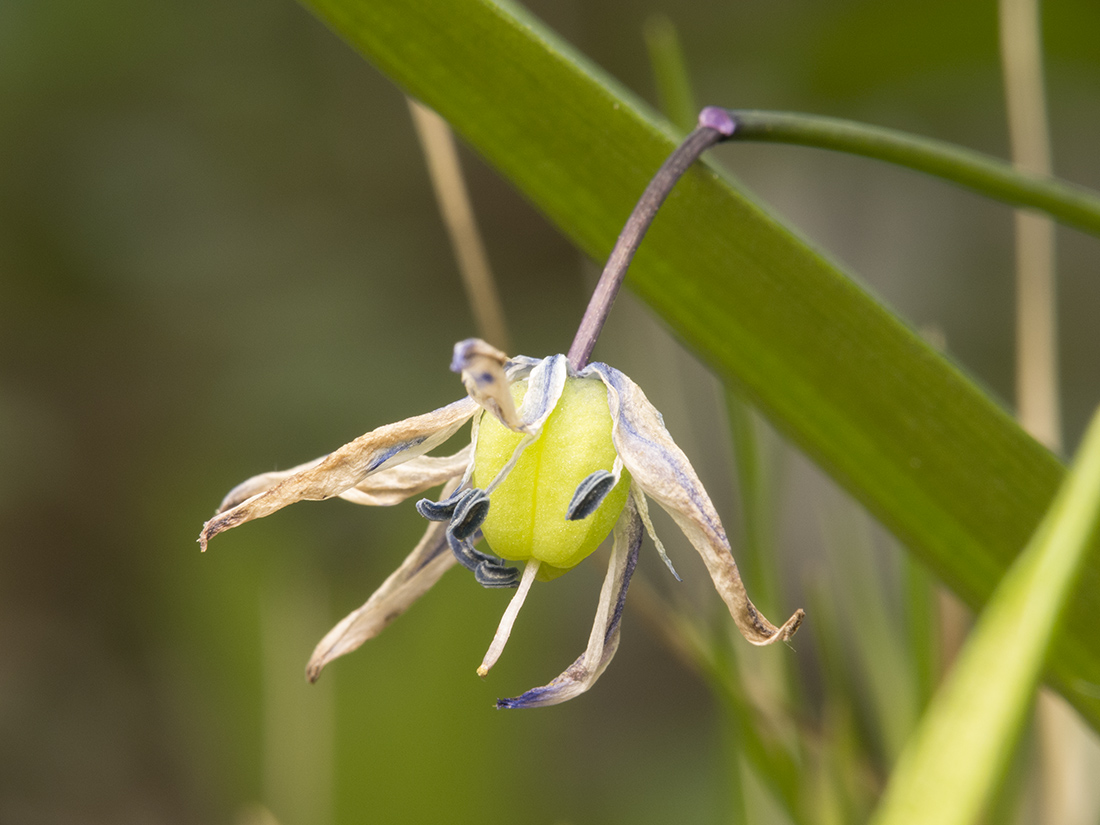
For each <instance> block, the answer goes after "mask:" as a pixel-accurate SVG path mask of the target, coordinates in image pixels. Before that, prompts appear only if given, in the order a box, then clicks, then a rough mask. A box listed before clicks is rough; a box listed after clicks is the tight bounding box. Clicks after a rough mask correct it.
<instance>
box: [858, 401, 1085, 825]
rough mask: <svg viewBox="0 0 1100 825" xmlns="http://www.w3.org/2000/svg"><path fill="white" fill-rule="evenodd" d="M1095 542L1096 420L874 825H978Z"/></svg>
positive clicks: (902, 764)
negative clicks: (976, 822)
mask: <svg viewBox="0 0 1100 825" xmlns="http://www.w3.org/2000/svg"><path fill="white" fill-rule="evenodd" d="M1098 535H1100V413H1098V414H1097V415H1096V416H1095V418H1094V419H1093V423H1092V425H1091V426H1090V428H1089V431H1088V433H1086V435H1085V441H1084V444H1083V445H1082V447H1081V451H1080V453H1079V455H1078V458H1077V461H1076V462H1075V464H1074V466H1073V470H1072V471H1071V473H1070V475H1069V478H1068V479H1067V480H1066V482H1065V484H1064V485H1063V487H1062V490H1061V492H1060V493H1059V495H1058V497H1057V499H1055V501H1054V504H1053V505H1052V506H1051V508H1050V511H1049V512H1048V514H1047V516H1046V518H1045V519H1044V520H1043V522H1042V524H1041V525H1040V526H1039V529H1038V530H1037V531H1036V533H1035V536H1034V537H1033V538H1032V540H1031V542H1030V543H1029V544H1028V546H1027V549H1025V550H1024V552H1023V553H1022V554H1021V555H1020V557H1019V559H1017V561H1016V562H1015V563H1014V564H1013V565H1012V568H1011V569H1010V570H1009V572H1008V573H1007V574H1006V575H1005V577H1004V580H1003V581H1002V582H1001V584H1000V585H999V586H998V587H997V590H996V592H995V593H994V594H993V597H992V598H991V599H990V600H989V603H988V604H987V605H986V608H985V611H984V612H983V613H982V615H981V616H980V617H979V619H978V623H977V626H976V627H975V629H974V632H973V633H972V635H971V637H970V640H969V641H968V642H967V644H966V646H965V647H964V648H963V651H962V653H961V654H960V656H959V659H958V662H957V663H956V665H955V668H954V670H953V671H952V673H951V675H950V676H949V677H948V679H947V681H946V682H945V684H944V686H943V688H942V689H941V690H940V692H939V693H937V695H936V698H935V699H934V700H933V702H932V705H931V707H930V708H929V710H928V713H927V715H926V716H925V718H924V719H923V720H922V721H921V724H920V727H919V728H918V729H917V732H916V734H915V735H914V736H913V738H912V739H911V740H910V742H909V743H908V744H907V745H906V749H905V751H904V753H903V754H902V758H901V759H900V760H899V762H898V767H897V769H896V770H895V772H894V774H893V776H892V778H891V783H890V785H889V787H888V788H887V790H886V794H885V795H884V797H883V801H882V805H881V807H880V808H879V810H878V813H877V814H876V817H875V819H874V820H873V821H874V822H875V823H878V825H905V824H906V823H923V822H936V823H939V825H953V824H955V823H957V825H967V823H971V822H974V821H975V820H976V819H977V818H978V815H979V814H980V813H981V811H982V806H983V805H984V803H985V801H986V800H987V799H988V797H989V795H990V793H991V791H992V790H993V788H994V786H995V785H996V783H997V781H998V779H999V778H1000V776H1001V774H1002V772H1003V771H1004V769H1005V767H1006V765H1007V764H1008V761H1009V758H1010V757H1011V755H1012V748H1013V746H1014V745H1015V743H1016V740H1017V738H1018V737H1019V734H1020V730H1021V728H1022V727H1023V726H1024V724H1025V722H1026V721H1027V711H1028V708H1029V706H1030V704H1031V700H1032V698H1033V697H1034V695H1035V689H1036V685H1037V684H1038V682H1039V678H1040V676H1041V674H1042V668H1043V662H1044V660H1045V658H1046V654H1047V650H1048V648H1049V646H1050V640H1051V636H1052V635H1053V633H1054V627H1055V623H1056V622H1057V620H1058V617H1059V616H1060V615H1061V613H1062V610H1063V608H1064V607H1065V605H1066V602H1067V601H1068V600H1069V597H1070V595H1071V594H1072V592H1073V587H1074V584H1075V583H1076V581H1077V574H1078V572H1079V571H1080V569H1081V567H1082V565H1083V564H1084V560H1085V558H1086V555H1087V554H1088V553H1089V551H1090V550H1092V549H1094V547H1095V544H1096V539H1097V536H1098Z"/></svg>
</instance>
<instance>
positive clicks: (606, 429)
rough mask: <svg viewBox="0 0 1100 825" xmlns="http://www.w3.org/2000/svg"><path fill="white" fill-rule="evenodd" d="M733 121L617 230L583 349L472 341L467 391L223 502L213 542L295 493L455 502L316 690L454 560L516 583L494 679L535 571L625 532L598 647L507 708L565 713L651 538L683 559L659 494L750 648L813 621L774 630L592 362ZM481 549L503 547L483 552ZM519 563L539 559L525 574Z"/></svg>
mask: <svg viewBox="0 0 1100 825" xmlns="http://www.w3.org/2000/svg"><path fill="white" fill-rule="evenodd" d="M734 129H735V124H734V123H733V121H732V120H731V118H730V117H729V115H728V113H726V112H725V111H724V110H721V109H716V108H714V107H708V108H707V109H704V110H703V112H702V113H701V114H700V118H699V128H698V129H696V130H695V131H694V132H692V134H691V135H689V136H688V137H687V139H685V141H684V142H683V143H682V144H681V146H680V147H679V148H678V149H677V150H676V151H675V152H674V153H673V154H672V155H671V156H670V157H669V159H668V160H667V161H666V162H665V164H664V165H663V166H662V167H661V169H660V170H659V171H658V172H657V174H656V176H655V177H654V179H653V180H652V181H651V183H650V185H649V187H647V189H646V191H645V193H644V194H643V196H642V198H641V200H640V201H639V203H638V206H637V207H636V208H635V211H634V213H633V214H632V215H631V217H630V219H629V221H628V222H627V225H626V227H625V228H624V230H623V232H622V234H621V235H620V236H619V241H618V243H617V244H616V246H615V249H614V250H613V251H612V253H611V258H610V260H609V261H608V264H607V267H606V268H605V270H604V273H603V276H601V278H600V282H599V284H598V285H597V287H596V291H595V293H594V294H593V297H592V300H591V302H590V304H589V307H588V310H587V311H586V313H585V316H584V318H583V319H582V321H581V325H580V329H579V330H578V332H577V336H576V338H575V339H574V341H573V346H572V347H571V348H570V350H569V354H568V356H565V355H552V356H550V357H549V358H543V359H535V358H527V357H523V356H518V357H516V358H512V359H508V357H507V356H505V355H504V354H503V353H501V352H499V351H498V350H496V349H494V348H493V347H491V346H490V345H488V344H486V343H485V342H484V341H480V340H478V339H475V338H471V339H469V340H466V341H462V342H460V343H458V344H456V345H455V353H454V360H453V361H452V363H451V369H452V370H454V371H455V372H458V373H461V375H462V381H463V384H464V385H465V387H466V391H467V393H468V395H467V397H466V398H463V399H461V400H460V401H456V402H454V403H453V404H449V405H447V406H446V407H441V408H440V409H438V410H435V411H434V412H430V413H427V414H425V415H419V416H414V417H413V418H408V419H406V420H404V421H399V422H397V423H396V424H389V425H387V426H385V427H379V428H378V429H376V430H373V431H371V432H369V433H367V434H366V435H363V436H360V437H359V438H357V439H355V440H354V441H352V442H350V443H349V444H345V445H344V446H343V447H341V448H340V449H338V450H336V451H335V452H333V453H330V454H329V455H327V456H325V457H323V458H320V459H317V460H316V461H312V462H310V463H308V464H304V465H301V466H299V467H295V468H293V469H290V470H287V471H284V472H277V473H265V474H263V475H259V476H256V477H255V478H252V479H249V480H248V481H246V482H244V483H243V484H240V485H238V486H237V487H236V488H234V489H233V490H231V491H230V492H229V494H228V495H227V496H226V497H225V499H224V500H223V501H222V504H221V506H220V507H219V509H218V512H217V514H216V515H215V516H214V518H212V519H211V520H210V521H208V522H207V523H206V524H205V525H204V526H203V530H202V534H201V535H200V537H199V543H200V544H201V545H202V548H203V549H204V550H205V549H206V544H207V542H208V541H209V539H210V538H212V537H213V536H215V535H217V534H218V533H220V532H223V531H224V530H228V529H229V528H231V527H236V526H237V525H239V524H244V523H245V522H247V521H251V520H253V519H257V518H262V517H263V516H266V515H270V514H271V513H274V512H275V511H276V510H279V509H281V508H283V507H285V506H287V505H288V504H293V503H294V502H296V501H302V500H313V501H317V500H321V499H327V498H333V497H335V496H339V497H340V498H344V499H347V500H348V501H352V502H355V503H357V504H370V505H389V504H396V503H398V502H400V501H404V500H405V499H406V498H409V497H410V496H414V495H417V494H419V493H422V492H424V491H426V490H429V489H432V488H434V487H438V486H439V485H444V486H443V498H442V500H441V501H429V500H427V499H422V500H421V501H419V502H418V503H417V509H418V510H419V511H420V513H421V514H422V515H423V516H425V517H426V518H427V519H429V520H430V521H431V522H432V524H431V525H430V526H429V527H428V530H427V532H426V533H425V534H424V538H422V539H421V540H420V543H419V544H418V545H417V546H416V548H415V549H414V550H413V551H412V553H411V554H410V555H409V557H408V558H407V559H405V562H404V563H403V564H402V565H401V566H400V567H399V568H398V569H397V570H396V571H395V572H394V573H393V574H392V575H391V576H390V577H389V578H388V579H386V581H385V582H383V584H382V586H381V587H380V588H378V590H376V591H375V593H374V595H372V596H371V597H370V599H368V600H367V602H366V604H364V605H363V606H362V607H360V608H359V609H358V610H355V611H353V612H352V613H351V614H349V615H348V616H347V617H345V618H344V619H343V621H341V622H340V623H339V624H337V625H336V627H334V628H333V629H332V630H331V631H329V633H328V634H327V635H326V636H325V637H324V638H323V639H322V640H321V642H320V643H319V644H318V645H317V648H316V649H315V650H314V652H313V656H312V658H311V659H310V661H309V665H308V668H307V674H308V676H309V678H310V680H311V681H312V680H315V679H316V678H317V677H318V675H319V674H320V672H321V669H322V668H323V667H324V666H325V665H326V664H328V663H329V662H330V661H332V660H333V659H335V658H336V657H338V656H342V655H344V654H345V653H348V652H350V651H352V650H355V649H356V648H357V647H359V646H360V645H361V644H363V642H365V641H366V640H367V639H370V638H373V637H374V636H376V635H378V633H379V632H381V630H382V629H383V628H384V627H385V626H386V625H388V624H389V623H390V622H392V621H393V620H394V619H395V618H397V617H398V616H399V615H401V613H403V612H404V611H405V610H406V609H407V608H408V607H409V605H411V604H412V603H413V602H414V601H415V600H416V599H418V598H419V597H420V596H421V595H422V594H423V593H424V592H426V591H427V590H428V589H429V588H430V587H431V586H432V585H433V584H435V582H436V581H438V580H439V577H440V576H442V575H443V573H444V572H446V571H447V569H448V568H450V567H452V566H453V565H454V564H455V563H456V562H458V563H460V564H462V565H463V566H464V567H466V568H468V569H469V570H471V571H472V572H473V574H474V578H475V579H476V580H477V581H478V582H479V583H480V584H482V585H483V586H485V587H516V588H518V590H517V592H516V595H515V596H514V597H513V598H512V601H511V602H510V603H509V605H508V608H507V609H506V610H505V612H504V616H503V617H502V618H501V621H500V626H499V627H498V628H497V632H496V635H495V636H494V638H493V641H492V644H491V645H490V646H489V650H488V652H487V653H486V654H485V658H484V660H483V661H482V663H481V666H480V667H479V668H478V673H479V674H480V675H482V676H484V675H485V674H487V673H488V672H489V668H491V667H492V666H493V664H495V662H496V661H497V659H498V658H499V657H500V654H501V652H502V651H503V649H504V645H505V643H506V642H507V640H508V637H509V635H510V633H511V630H512V625H513V623H514V622H515V619H516V615H517V614H518V613H519V610H520V607H521V606H522V604H523V601H524V599H525V598H526V596H527V592H528V591H529V590H530V588H531V585H532V583H533V582H534V581H535V579H536V578H541V579H544V580H545V579H550V578H554V577H556V576H558V575H561V574H562V573H563V572H565V571H566V570H568V569H570V568H571V567H574V566H575V565H577V564H578V563H579V562H581V561H582V560H583V559H584V558H586V557H587V556H588V555H590V554H591V553H592V552H593V551H594V550H595V549H596V547H597V546H598V545H599V544H600V543H601V542H602V541H603V540H604V539H605V538H606V537H607V535H608V534H609V533H610V532H611V531H612V530H614V544H613V547H612V550H611V562H610V564H609V565H608V569H607V576H606V578H605V579H604V583H603V589H602V590H601V591H600V601H599V606H598V608H597V610H596V619H595V622H594V623H593V626H592V633H591V635H590V636H589V639H588V647H587V648H586V649H585V652H584V653H583V654H582V655H581V656H580V657H579V658H578V659H577V660H576V661H575V662H573V664H571V665H570V666H569V667H568V668H566V670H565V672H563V673H562V674H561V675H560V676H558V677H557V678H556V679H554V680H553V681H552V682H550V683H549V684H547V685H545V686H543V687H537V688H533V689H532V690H529V691H527V692H526V693H524V694H522V695H521V696H518V697H516V698H514V699H501V700H499V701H498V702H497V706H498V707H502V708H518V707H539V706H542V705H554V704H558V703H560V702H564V701H566V700H567V699H571V698H573V697H574V696H577V695H579V694H581V693H584V692H585V691H586V690H588V689H589V688H590V687H591V686H592V685H593V684H594V683H595V681H596V679H598V678H599V676H600V674H601V673H603V671H604V669H605V668H606V667H607V664H608V662H610V661H611V657H612V656H614V655H615V650H616V649H617V648H618V645H619V626H620V621H621V619H622V611H623V603H624V600H625V598H626V591H627V587H628V586H629V584H630V578H631V576H632V575H633V573H634V567H635V565H636V564H637V560H638V551H639V548H640V547H641V542H642V534H643V533H644V532H648V533H649V534H650V536H651V537H652V538H653V542H654V544H655V545H656V547H657V551H658V552H659V553H660V555H661V557H662V559H664V561H665V563H666V564H668V566H669V568H670V569H671V567H672V565H671V564H670V563H669V561H668V557H667V555H666V554H665V551H664V548H663V547H662V545H661V543H660V541H659V540H658V539H657V537H656V535H655V534H654V531H653V525H652V523H651V522H650V519H649V514H648V510H647V497H648V498H652V499H654V500H655V501H657V503H658V504H660V505H661V506H662V507H663V508H664V509H665V510H666V511H668V513H669V514H670V515H671V516H672V518H673V519H674V520H675V521H676V523H677V524H678V525H679V527H680V529H681V530H683V532H684V534H685V535H686V536H687V538H688V540H689V541H690V542H691V544H692V545H693V546H694V547H695V549H696V550H697V551H698V553H699V555H700V556H701V557H702V559H703V562H704V563H705V564H706V567H707V570H708V571H709V572H710V576H711V579H712V580H713V582H714V586H715V588H716V589H717V590H718V593H719V594H720V595H721V596H722V599H723V600H724V601H725V602H726V605H727V606H728V607H729V610H730V614H731V615H732V616H733V619H734V621H735V622H736V624H737V627H738V628H739V629H740V630H741V633H742V634H743V635H744V636H745V638H746V639H748V640H749V641H750V642H752V643H753V644H756V645H767V644H771V643H772V642H776V641H780V640H786V639H789V638H790V637H791V636H792V635H793V634H794V632H795V631H796V630H797V629H798V626H799V624H800V623H801V621H802V617H803V613H802V611H801V610H798V611H796V612H795V614H794V615H793V616H791V617H790V618H789V619H788V620H787V621H786V622H785V623H784V624H783V625H782V626H780V627H776V626H775V625H773V624H771V623H770V622H769V621H768V620H767V619H765V618H764V616H762V615H761V614H760V612H759V611H757V610H756V608H755V607H754V606H753V604H752V602H751V601H749V598H748V595H747V594H746V593H745V587H744V585H743V584H742V582H741V576H740V575H739V573H738V571H737V565H736V563H735V562H734V560H733V555H732V554H731V552H730V545H729V540H728V539H727V538H726V533H725V531H724V530H723V529H722V524H721V522H720V521H719V519H718V514H717V513H716V512H715V510H714V505H713V504H711V501H710V498H709V497H708V496H707V493H706V491H705V490H704V489H703V485H702V484H701V483H700V481H699V479H698V477H697V476H696V474H695V471H694V470H693V469H692V466H691V464H690V463H689V462H688V460H687V457H686V456H685V455H684V453H683V452H682V451H681V450H680V448H679V447H677V446H676V443H675V442H674V441H673V440H672V437H671V436H670V435H669V434H668V431H667V430H666V429H665V426H664V422H663V421H662V419H661V414H660V413H659V412H657V410H656V409H654V407H653V405H652V404H650V403H649V400H648V399H647V398H646V397H645V394H644V393H643V392H642V390H641V389H640V388H639V387H638V385H637V384H635V383H634V382H633V381H631V380H630V379H629V378H628V377H627V376H626V375H624V374H623V373H621V372H619V371H618V370H616V369H614V368H613V367H609V366H607V365H606V364H601V363H591V364H589V363H587V361H588V356H589V354H590V353H591V351H592V346H593V345H594V343H595V340H596V337H597V336H598V334H599V331H600V328H601V327H602V325H603V322H604V320H605V319H606V317H607V313H608V312H609V310H610V307H611V304H612V302H613V301H614V298H615V294H616V292H617V291H618V288H619V286H620V284H621V283H622V278H623V275H624V274H625V272H626V269H627V266H628V265H629V263H630V259H631V257H632V256H633V254H634V250H635V249H636V248H637V246H638V244H639V243H640V242H641V239H642V237H643V236H644V234H645V231H646V229H647V227H648V226H649V223H650V222H651V221H652V220H653V217H654V215H655V214H656V212H657V209H658V208H659V206H660V204H661V202H662V201H663V200H664V198H665V196H666V195H667V194H668V192H669V190H670V189H671V188H672V186H673V185H674V184H675V182H676V180H677V179H678V178H679V176H680V175H681V174H683V172H684V170H685V169H687V168H688V167H689V166H690V165H691V163H692V162H694V160H695V159H696V158H697V157H698V156H699V155H700V154H701V153H702V152H703V151H704V150H705V149H706V148H707V147H709V146H712V145H714V144H715V143H717V142H718V141H720V140H724V139H727V138H728V137H730V136H731V135H732V134H733V132H734ZM467 421H472V426H471V438H470V442H471V443H470V444H469V445H468V446H467V447H465V448H463V449H462V450H460V451H459V452H457V453H455V454H453V455H450V456H442V457H433V456H429V455H427V453H429V452H430V451H431V450H433V449H435V448H436V447H438V446H439V445H441V444H442V443H443V442H445V441H447V439H449V438H450V437H451V436H453V435H454V434H455V433H456V432H457V431H458V430H459V429H460V428H461V427H462V426H463V425H464V424H465V423H466V422H467ZM483 539H484V542H485V544H486V545H487V546H488V548H489V549H491V550H492V551H493V552H492V553H487V552H485V551H483V550H480V549H478V547H477V545H478V543H479V542H481V541H482V540H483ZM505 560H507V561H514V562H521V561H522V562H524V569H523V572H522V574H521V573H520V571H519V569H518V568H516V567H510V566H508V564H507V561H505ZM673 574H674V575H675V571H673Z"/></svg>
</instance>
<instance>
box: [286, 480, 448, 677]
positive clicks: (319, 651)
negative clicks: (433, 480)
mask: <svg viewBox="0 0 1100 825" xmlns="http://www.w3.org/2000/svg"><path fill="white" fill-rule="evenodd" d="M457 487H458V481H457V479H456V480H453V481H451V482H450V483H448V484H447V486H446V487H444V488H443V495H444V497H446V496H448V495H450V494H451V493H452V492H454V490H455V488H457ZM455 563H456V560H455V556H454V553H452V552H451V548H450V546H449V545H448V544H447V525H446V524H445V523H444V522H431V523H429V525H428V529H427V530H426V531H425V532H424V537H423V538H422V539H421V540H420V543H419V544H417V545H416V548H415V549H414V550H413V551H412V553H410V554H409V556H408V558H406V559H405V561H404V562H403V563H402V565H401V566H400V567H399V568H397V570H395V571H394V572H393V573H392V574H391V575H390V577H389V578H388V579H386V581H384V582H383V583H382V586H381V587H379V588H378V589H377V590H376V591H374V593H373V594H372V595H371V597H370V598H369V599H367V601H366V603H365V604H364V605H363V606H362V607H360V608H359V609H357V610H353V611H352V612H351V613H349V614H348V615H347V616H345V617H344V619H343V620H341V621H340V623H339V624H337V625H336V627H334V628H332V630H330V631H329V632H328V633H327V634H325V638H323V639H321V641H320V643H318V645H317V647H316V648H315V649H314V651H313V655H312V656H311V657H310V660H309V664H308V665H307V666H306V677H307V678H308V679H309V681H311V682H316V681H317V677H318V676H320V675H321V669H322V668H324V666H325V665H327V664H328V663H329V662H331V661H332V660H333V659H336V658H337V657H339V656H343V655H344V654H345V653H351V651H353V650H355V649H356V648H357V647H359V646H360V645H361V644H363V642H365V641H367V640H368V639H373V638H374V637H375V636H377V635H378V634H379V633H381V632H382V631H383V630H384V629H385V628H386V627H387V626H388V625H389V624H390V622H392V621H393V620H394V619H396V618H397V617H398V616H400V615H401V614H402V613H404V612H405V611H406V610H408V608H409V606H410V605H412V603H413V602H415V601H416V600H417V599H419V598H420V597H421V596H422V595H424V594H425V593H426V592H427V591H428V590H429V589H430V588H431V586H432V585H434V584H435V583H436V582H437V581H439V578H440V576H442V575H443V574H444V573H445V572H447V570H449V569H450V568H452V567H454V565H455Z"/></svg>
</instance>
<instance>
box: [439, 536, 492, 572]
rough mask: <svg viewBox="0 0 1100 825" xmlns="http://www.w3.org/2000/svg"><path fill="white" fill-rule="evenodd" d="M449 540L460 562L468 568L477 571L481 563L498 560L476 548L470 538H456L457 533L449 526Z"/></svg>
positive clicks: (452, 550)
mask: <svg viewBox="0 0 1100 825" xmlns="http://www.w3.org/2000/svg"><path fill="white" fill-rule="evenodd" d="M447 542H448V543H449V544H450V545H451V552H452V553H454V554H455V558H456V559H458V563H459V564H461V565H462V566H463V567H465V568H466V569H467V570H473V571H475V572H476V570H477V567H478V565H479V564H482V563H483V562H488V563H490V564H492V563H494V562H496V561H497V560H496V559H495V558H493V557H492V556H489V555H486V554H485V553H482V552H481V551H480V550H476V549H474V545H473V542H471V541H470V540H469V539H459V538H455V535H454V534H453V533H452V532H451V531H450V529H449V528H448V530H447Z"/></svg>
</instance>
